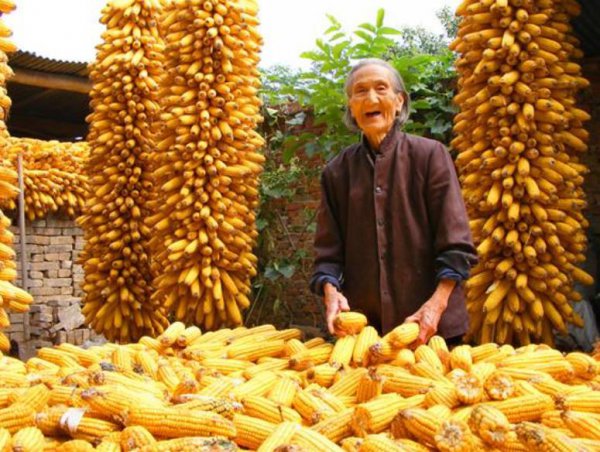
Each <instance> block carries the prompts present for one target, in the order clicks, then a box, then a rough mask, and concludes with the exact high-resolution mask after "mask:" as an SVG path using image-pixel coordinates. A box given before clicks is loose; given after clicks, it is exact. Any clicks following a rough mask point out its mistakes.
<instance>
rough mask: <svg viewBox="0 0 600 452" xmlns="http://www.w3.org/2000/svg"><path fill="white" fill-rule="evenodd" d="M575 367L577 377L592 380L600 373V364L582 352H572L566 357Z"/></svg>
mask: <svg viewBox="0 0 600 452" xmlns="http://www.w3.org/2000/svg"><path fill="white" fill-rule="evenodd" d="M565 358H566V359H567V361H569V363H570V364H571V366H573V370H574V372H575V376H576V377H578V378H584V379H586V380H591V379H592V378H594V377H596V376H597V375H598V373H599V372H600V363H598V361H596V360H595V359H594V358H592V357H591V356H589V355H586V354H585V353H581V352H571V353H569V354H567V356H566V357H565Z"/></svg>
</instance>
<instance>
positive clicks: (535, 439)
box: [515, 422, 577, 452]
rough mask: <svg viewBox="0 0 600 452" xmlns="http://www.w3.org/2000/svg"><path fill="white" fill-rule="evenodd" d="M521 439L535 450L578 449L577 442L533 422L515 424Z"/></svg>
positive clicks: (559, 451)
mask: <svg viewBox="0 0 600 452" xmlns="http://www.w3.org/2000/svg"><path fill="white" fill-rule="evenodd" d="M515 432H516V434H517V436H518V438H519V440H520V441H521V442H522V443H523V444H524V445H526V446H527V447H529V448H533V450H549V451H550V450H551V451H556V452H562V451H564V452H567V451H573V450H577V445H576V444H577V443H576V442H575V441H573V440H571V439H570V438H569V437H568V436H566V435H564V434H561V433H559V432H557V431H555V430H550V429H546V428H544V427H543V426H541V425H538V424H535V423H533V422H520V423H518V424H517V425H516V426H515Z"/></svg>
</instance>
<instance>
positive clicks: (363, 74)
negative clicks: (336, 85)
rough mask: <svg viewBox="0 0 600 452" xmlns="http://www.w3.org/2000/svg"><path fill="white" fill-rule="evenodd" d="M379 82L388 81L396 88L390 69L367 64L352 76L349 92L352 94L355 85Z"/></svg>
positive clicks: (347, 87) (348, 84)
mask: <svg viewBox="0 0 600 452" xmlns="http://www.w3.org/2000/svg"><path fill="white" fill-rule="evenodd" d="M378 81H386V82H388V83H389V84H390V85H392V86H394V85H395V83H394V74H393V73H392V71H390V69H389V68H387V67H385V66H382V65H379V64H375V63H373V64H366V65H364V66H361V67H359V68H358V69H357V70H356V71H354V72H353V73H352V74H351V75H350V79H349V80H348V83H347V85H346V89H347V92H348V93H350V92H352V88H353V87H354V85H356V84H359V83H372V82H378Z"/></svg>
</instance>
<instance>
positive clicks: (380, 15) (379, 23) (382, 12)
mask: <svg viewBox="0 0 600 452" xmlns="http://www.w3.org/2000/svg"><path fill="white" fill-rule="evenodd" d="M384 17H385V10H384V9H383V8H380V9H379V10H378V11H377V28H380V27H382V26H383V18H384Z"/></svg>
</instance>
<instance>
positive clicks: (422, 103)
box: [410, 99, 431, 110]
mask: <svg viewBox="0 0 600 452" xmlns="http://www.w3.org/2000/svg"><path fill="white" fill-rule="evenodd" d="M410 106H411V107H412V108H414V109H415V110H420V109H424V108H429V107H431V105H430V103H429V99H418V100H415V101H413V102H411V104H410Z"/></svg>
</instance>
